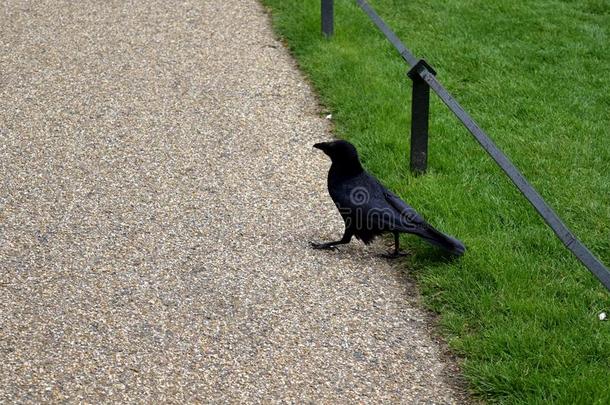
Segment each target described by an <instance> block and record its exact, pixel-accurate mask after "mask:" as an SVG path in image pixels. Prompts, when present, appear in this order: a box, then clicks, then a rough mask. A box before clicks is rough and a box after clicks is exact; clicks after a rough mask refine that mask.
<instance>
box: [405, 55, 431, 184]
mask: <svg viewBox="0 0 610 405" xmlns="http://www.w3.org/2000/svg"><path fill="white" fill-rule="evenodd" d="M422 68H426V69H427V70H428V71H430V72H431V73H433V74H434V73H436V72H434V70H433V69H432V68H431V67H430V65H428V64H427V63H426V62H425V61H424V60H423V59H420V60H419V62H417V63H416V64H415V66H413V68H412V69H411V70H409V73H408V75H409V77H410V78H411V80H412V81H413V95H412V97H411V160H410V166H411V172H413V173H414V174H422V173H425V172H426V169H427V168H428V122H429V112H430V86H428V83H426V82H425V81H424V80H423V79H422V78H421V76H420V75H419V72H420V69H422Z"/></svg>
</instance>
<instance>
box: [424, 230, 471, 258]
mask: <svg viewBox="0 0 610 405" xmlns="http://www.w3.org/2000/svg"><path fill="white" fill-rule="evenodd" d="M414 233H415V234H416V235H417V236H419V237H421V238H422V239H424V240H425V241H426V242H428V243H431V244H433V245H435V246H438V247H441V248H443V249H445V250H446V251H448V252H450V253H452V254H454V255H456V256H461V255H463V254H464V252H465V251H466V247H465V246H464V244H463V243H462V242H460V241H459V240H457V239H455V238H454V237H451V236H449V235H445V234H444V233H442V232H440V231H437V230H436V229H434V228H433V227H431V226H430V225H428V226H426V227H425V228H420V229H418V232H414Z"/></svg>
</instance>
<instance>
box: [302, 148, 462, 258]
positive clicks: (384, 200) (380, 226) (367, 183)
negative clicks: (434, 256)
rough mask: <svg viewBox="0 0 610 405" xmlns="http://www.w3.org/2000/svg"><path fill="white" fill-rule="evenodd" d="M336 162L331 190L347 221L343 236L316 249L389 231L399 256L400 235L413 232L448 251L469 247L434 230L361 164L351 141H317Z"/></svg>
mask: <svg viewBox="0 0 610 405" xmlns="http://www.w3.org/2000/svg"><path fill="white" fill-rule="evenodd" d="M314 148H318V149H320V150H321V151H323V152H324V153H326V154H327V155H328V156H329V157H330V160H331V161H332V164H331V166H330V170H329V171H328V192H329V193H330V196H331V198H332V199H333V201H334V202H335V205H336V206H337V208H338V209H339V212H340V213H341V216H342V217H343V220H344V222H345V232H344V234H343V238H341V240H338V241H334V242H326V243H312V246H313V247H314V248H316V249H332V248H334V247H335V246H336V245H340V244H344V243H349V241H350V240H351V239H352V236H356V238H358V239H360V240H361V241H363V242H364V243H365V244H368V243H370V242H371V241H372V240H373V239H374V238H375V237H376V236H377V235H380V234H382V233H385V232H391V233H393V234H394V253H392V256H399V255H400V250H399V238H398V236H399V234H401V233H412V234H414V235H417V236H419V237H421V238H423V239H424V240H425V241H427V242H429V243H431V244H433V245H436V246H439V247H441V248H443V249H444V250H446V251H448V252H450V253H452V254H454V255H457V256H461V255H462V254H463V253H464V251H465V250H466V248H465V247H464V245H463V244H462V242H460V241H459V240H457V239H455V238H452V237H451V236H448V235H445V234H443V233H442V232H439V231H437V230H436V229H434V228H433V227H432V226H431V225H430V224H428V223H427V222H426V221H424V219H423V218H422V217H421V216H420V215H419V214H418V213H417V212H416V211H415V210H414V209H413V208H412V207H411V206H409V205H408V204H407V203H405V202H404V201H402V200H401V199H400V198H398V196H396V194H394V193H392V192H391V191H390V190H388V189H387V188H385V187H384V186H383V185H381V183H379V181H378V180H377V179H376V178H375V177H373V176H371V175H370V174H369V173H367V172H366V171H365V170H364V169H363V168H362V165H361V164H360V160H359V159H358V152H357V151H356V148H355V147H354V145H352V144H351V143H349V142H347V141H334V142H322V143H316V144H315V145H314Z"/></svg>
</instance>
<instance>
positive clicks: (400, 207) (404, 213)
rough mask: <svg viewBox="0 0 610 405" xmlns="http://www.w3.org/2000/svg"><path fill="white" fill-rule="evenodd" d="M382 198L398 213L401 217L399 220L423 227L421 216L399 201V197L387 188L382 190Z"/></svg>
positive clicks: (423, 222)
mask: <svg viewBox="0 0 610 405" xmlns="http://www.w3.org/2000/svg"><path fill="white" fill-rule="evenodd" d="M383 196H384V197H385V200H386V201H387V202H388V204H389V205H391V206H392V207H393V208H394V209H395V210H396V211H397V212H398V214H399V215H400V216H401V218H403V220H405V221H407V222H409V223H413V224H419V225H423V224H425V223H426V221H424V219H423V218H422V217H421V215H419V214H418V213H417V211H415V209H414V208H413V207H411V206H410V205H409V204H407V203H406V202H404V201H403V200H401V199H400V197H398V196H397V195H396V194H394V193H393V192H391V191H390V190H388V189H387V188H384V190H383Z"/></svg>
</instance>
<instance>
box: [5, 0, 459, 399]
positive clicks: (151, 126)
mask: <svg viewBox="0 0 610 405" xmlns="http://www.w3.org/2000/svg"><path fill="white" fill-rule="evenodd" d="M330 137H331V134H330V128H329V126H328V123H327V121H325V120H324V119H323V118H321V117H320V113H319V111H318V106H317V104H316V100H315V97H314V95H313V94H312V92H311V89H310V88H309V87H308V85H307V83H306V82H305V81H304V79H303V77H302V76H301V75H300V73H299V72H298V70H297V68H296V66H295V64H294V62H293V61H292V60H291V58H290V57H289V55H288V52H287V51H286V49H285V48H284V47H283V46H282V45H281V43H280V42H278V41H277V40H276V39H275V37H274V35H273V33H272V31H271V29H270V26H269V20H268V17H267V15H266V14H265V12H264V10H263V8H262V7H261V6H260V5H259V4H258V3H257V2H256V1H254V0H247V1H246V0H222V1H220V0H216V1H212V0H209V1H192V0H187V1H181V2H167V1H133V2H131V1H105V2H100V1H93V0H91V1H78V2H73V1H50V2H43V1H36V2H29V1H13V0H9V1H8V2H4V4H3V5H2V6H1V8H0V181H1V182H0V187H1V189H0V190H1V193H0V402H4V401H6V402H39V401H49V400H52V401H60V400H68V401H70V402H75V401H77V400H84V401H85V402H89V403H97V402H99V401H100V400H104V401H117V402H119V401H120V402H122V401H138V402H148V403H152V402H155V403H156V402H183V401H189V402H192V401H202V402H212V401H231V402H242V401H247V402H258V401H263V402H269V401H270V400H272V401H279V400H287V401H290V402H305V401H315V402H320V401H324V402H342V403H345V402H352V401H358V402H379V401H395V402H407V403H412V402H425V403H431V402H439V403H449V402H461V401H462V399H460V398H462V397H461V396H460V394H459V392H458V390H455V389H453V388H451V387H452V385H451V384H449V383H448V382H447V381H448V379H447V377H446V376H447V375H448V374H451V373H452V372H453V371H450V370H454V369H453V368H449V366H446V365H444V364H443V363H442V362H441V360H440V357H441V355H440V354H439V352H440V350H439V345H438V343H437V342H435V341H434V340H433V339H432V338H431V337H430V335H429V333H428V328H427V316H426V314H425V313H424V312H422V311H421V310H420V309H419V308H418V304H417V295H416V293H415V291H414V288H413V286H412V285H411V284H410V282H409V281H408V280H407V279H405V277H404V276H403V275H401V271H400V270H398V269H396V268H393V267H391V266H390V265H389V264H388V263H387V262H386V261H385V260H383V259H381V258H379V257H378V254H379V253H380V252H384V251H385V250H386V249H387V248H385V247H384V246H382V245H375V246H372V247H370V248H364V247H363V246H362V245H360V244H357V243H353V244H351V245H350V246H348V247H345V248H342V249H341V250H340V251H338V252H321V251H314V250H311V249H309V248H308V241H310V240H321V239H328V238H331V237H334V236H338V235H340V233H341V226H342V223H341V220H340V218H339V217H338V214H337V213H336V211H335V208H334V206H333V205H332V202H331V201H330V198H329V197H328V196H327V194H326V189H325V181H326V180H325V178H326V171H327V169H328V161H327V159H326V158H325V157H324V156H323V155H322V154H321V153H316V152H317V151H314V150H313V149H312V148H311V145H312V144H313V143H314V142H316V141H320V140H324V139H329V138H330Z"/></svg>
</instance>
